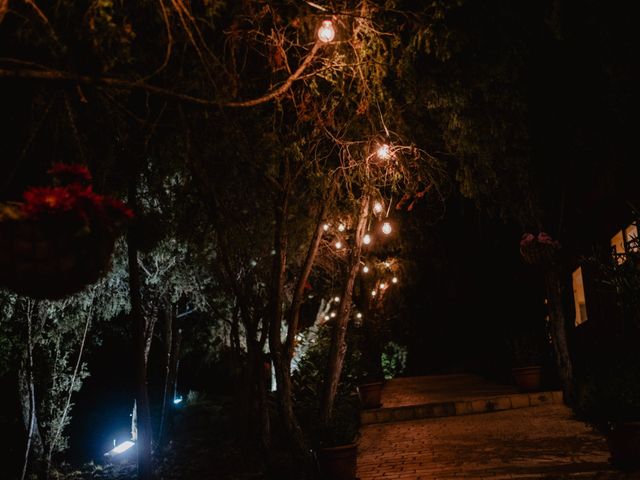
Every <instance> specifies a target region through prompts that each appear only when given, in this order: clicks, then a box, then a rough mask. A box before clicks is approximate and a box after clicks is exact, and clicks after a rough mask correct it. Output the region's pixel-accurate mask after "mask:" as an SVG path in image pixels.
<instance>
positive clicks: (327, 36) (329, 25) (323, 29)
mask: <svg viewBox="0 0 640 480" xmlns="http://www.w3.org/2000/svg"><path fill="white" fill-rule="evenodd" d="M335 37H336V29H335V28H334V27H333V22H332V21H331V20H323V21H322V25H320V28H319V29H318V40H320V41H321V42H322V43H329V42H331V41H332V40H333V39H334V38H335Z"/></svg>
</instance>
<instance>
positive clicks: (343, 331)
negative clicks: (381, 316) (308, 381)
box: [320, 195, 370, 425]
mask: <svg viewBox="0 0 640 480" xmlns="http://www.w3.org/2000/svg"><path fill="white" fill-rule="evenodd" d="M369 202H370V198H369V195H363V196H362V198H361V200H360V211H359V212H358V223H357V227H356V234H355V239H354V242H355V244H354V246H353V250H352V251H351V255H350V257H349V264H348V268H347V277H346V281H345V284H344V290H343V292H342V297H341V302H340V308H339V309H338V315H337V317H336V320H335V324H334V326H333V337H332V339H331V347H330V349H329V362H328V365H327V372H326V375H325V380H324V387H323V393H322V398H321V402H320V420H321V422H322V423H324V424H325V425H326V424H327V423H328V422H329V420H330V419H331V416H332V414H333V403H334V400H335V398H336V393H337V391H338V383H339V382H340V375H341V374H342V364H343V362H344V356H345V354H346V352H347V344H346V342H345V339H346V336H347V326H348V324H349V315H350V313H351V298H352V297H353V286H354V284H355V280H356V277H357V275H358V272H359V271H360V256H361V254H362V239H363V237H364V234H365V231H366V227H367V218H368V215H369Z"/></svg>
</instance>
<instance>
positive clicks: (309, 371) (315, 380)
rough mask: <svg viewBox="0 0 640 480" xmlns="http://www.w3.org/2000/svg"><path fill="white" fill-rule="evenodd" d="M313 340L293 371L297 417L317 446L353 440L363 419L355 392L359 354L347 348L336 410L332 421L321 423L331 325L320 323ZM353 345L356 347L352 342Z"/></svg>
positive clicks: (358, 372)
mask: <svg viewBox="0 0 640 480" xmlns="http://www.w3.org/2000/svg"><path fill="white" fill-rule="evenodd" d="M347 338H348V339H349V338H350V336H349V335H348V337H347ZM314 340H315V341H314V342H313V343H311V344H310V345H309V348H308V349H307V350H306V351H305V353H304V355H303V356H302V358H301V359H300V360H299V362H298V365H297V366H298V369H297V370H296V371H295V372H294V374H293V388H294V402H295V408H296V411H297V413H298V418H299V419H300V423H301V425H302V427H303V430H304V433H305V435H306V436H307V437H308V439H309V443H310V445H312V446H314V447H316V448H319V447H333V446H338V445H346V444H348V443H352V442H353V441H354V440H355V438H356V436H357V433H358V428H359V418H360V417H359V405H360V404H359V400H358V396H357V395H356V393H355V392H356V387H357V383H358V379H359V377H360V365H359V360H360V355H359V353H358V352H357V351H356V350H355V349H354V348H347V353H346V356H345V363H344V368H343V371H342V376H341V377H340V379H341V381H340V383H339V384H338V393H337V395H336V400H335V404H334V413H333V416H332V418H331V421H330V423H329V424H328V425H322V424H321V423H320V422H319V418H320V415H319V406H320V405H319V403H320V395H321V393H322V385H323V380H324V376H325V371H326V369H327V361H328V358H329V346H330V344H331V328H330V327H329V326H321V327H320V329H319V331H318V335H317V337H316V338H315V339H314ZM350 347H353V344H351V345H350Z"/></svg>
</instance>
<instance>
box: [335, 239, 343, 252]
mask: <svg viewBox="0 0 640 480" xmlns="http://www.w3.org/2000/svg"><path fill="white" fill-rule="evenodd" d="M341 248H342V242H341V241H339V240H338V241H337V242H336V249H337V250H340V249H341Z"/></svg>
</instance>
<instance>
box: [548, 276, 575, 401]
mask: <svg viewBox="0 0 640 480" xmlns="http://www.w3.org/2000/svg"><path fill="white" fill-rule="evenodd" d="M544 281H545V287H546V291H547V299H548V302H549V318H550V319H551V340H552V342H553V349H554V351H555V358H556V366H557V368H558V374H559V376H560V381H561V382H562V390H563V392H564V401H565V403H567V404H569V405H570V404H571V403H572V401H573V370H572V365H571V355H570V354H569V347H568V344H567V333H566V321H565V316H564V308H563V298H562V294H563V291H564V288H563V287H562V281H561V279H560V275H559V272H558V270H557V269H555V268H551V269H549V270H547V271H546V272H545V274H544Z"/></svg>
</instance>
